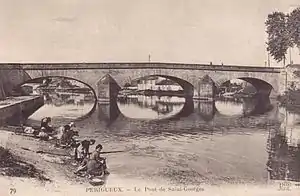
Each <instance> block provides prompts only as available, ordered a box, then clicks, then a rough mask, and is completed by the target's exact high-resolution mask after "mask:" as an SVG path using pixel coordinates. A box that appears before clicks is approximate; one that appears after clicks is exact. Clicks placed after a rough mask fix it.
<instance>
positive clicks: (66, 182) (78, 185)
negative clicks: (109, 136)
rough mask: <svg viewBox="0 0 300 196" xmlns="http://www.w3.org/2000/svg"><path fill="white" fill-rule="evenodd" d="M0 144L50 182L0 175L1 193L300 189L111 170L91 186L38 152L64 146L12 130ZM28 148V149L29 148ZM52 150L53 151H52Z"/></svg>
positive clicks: (65, 161)
mask: <svg viewBox="0 0 300 196" xmlns="http://www.w3.org/2000/svg"><path fill="white" fill-rule="evenodd" d="M0 146H2V147H5V148H7V149H9V151H10V152H11V153H12V154H14V155H16V156H17V157H19V158H20V159H22V160H23V161H25V162H26V163H29V164H32V165H34V166H35V167H36V168H37V169H38V170H40V171H43V175H44V176H45V177H46V178H49V179H50V180H51V181H41V180H38V179H36V178H24V177H8V176H3V175H2V176H0V195H1V196H2V195H3V196H6V195H22V196H26V195H41V194H42V195H43V196H46V195H55V196H56V195H57V196H63V195H72V196H76V195H78V196H79V195H80V196H82V195H91V194H92V195H96V194H97V195H99V194H100V192H101V194H102V195H199V194H201V195H220V193H222V195H230V196H233V195H261V196H264V195H266V196H267V195H295V193H298V192H299V191H300V188H297V189H296V188H295V187H293V188H292V189H291V190H290V191H282V190H278V184H276V183H274V184H271V185H268V186H254V185H249V186H247V185H224V186H206V185H201V186H199V187H195V186H193V187H188V188H186V187H180V186H176V187H174V186H168V185H167V184H164V182H159V181H155V182H154V181H148V180H146V179H145V180H144V179H133V178H124V177H121V176H118V174H114V173H111V175H109V176H108V179H107V181H106V184H105V185H104V186H102V187H101V186H98V187H93V186H92V185H90V184H89V183H88V180H87V179H85V178H80V177H77V176H76V175H74V174H73V171H74V168H75V167H76V166H73V165H72V164H70V163H72V160H70V158H68V157H57V156H56V157H55V156H50V155H46V154H38V153H36V152H35V151H38V150H42V151H48V152H56V153H66V150H64V149H55V148H54V146H53V145H51V144H50V143H49V142H45V141H40V140H38V139H35V138H30V137H25V136H20V135H15V134H14V133H12V132H8V131H0ZM28 149H29V150H28ZM54 150H55V151H54ZM120 191H121V192H120Z"/></svg>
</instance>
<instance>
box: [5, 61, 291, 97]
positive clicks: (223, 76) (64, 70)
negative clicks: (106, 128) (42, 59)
mask: <svg viewBox="0 0 300 196" xmlns="http://www.w3.org/2000/svg"><path fill="white" fill-rule="evenodd" d="M1 69H22V70H23V71H25V72H26V80H23V83H25V82H27V81H28V79H29V78H30V79H36V78H45V77H52V76H60V77H67V78H72V79H75V80H77V81H80V82H83V83H85V84H87V85H88V86H90V87H91V88H93V89H94V92H95V93H96V95H98V98H100V97H107V98H111V97H116V95H117V94H118V91H119V89H120V87H122V86H124V85H125V84H126V83H130V82H131V81H133V80H135V79H138V78H141V77H145V76H161V77H165V78H168V79H171V80H174V81H176V82H177V83H178V84H179V85H180V86H182V88H183V91H184V94H185V96H186V97H194V96H199V97H201V84H202V83H203V81H204V79H206V80H207V79H209V80H210V81H211V83H212V84H213V85H212V87H211V88H212V89H216V87H219V86H220V85H221V84H222V83H224V82H226V81H228V80H232V79H241V80H244V81H247V82H249V83H251V84H252V85H253V86H254V87H255V88H256V90H257V92H258V93H262V94H264V95H267V96H269V95H270V94H271V95H272V96H277V95H279V94H281V93H283V91H284V84H283V83H284V82H283V81H284V77H285V75H284V74H283V70H282V69H281V68H266V67H253V66H233V65H211V64H178V63H30V64H2V68H1ZM107 86H108V87H109V88H108V90H109V91H107V90H105V91H104V92H103V88H105V87H106V88H107ZM212 96H214V94H213V95H212Z"/></svg>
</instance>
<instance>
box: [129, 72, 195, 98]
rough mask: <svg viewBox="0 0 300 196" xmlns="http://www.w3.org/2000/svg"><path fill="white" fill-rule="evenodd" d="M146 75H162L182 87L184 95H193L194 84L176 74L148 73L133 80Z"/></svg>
mask: <svg viewBox="0 0 300 196" xmlns="http://www.w3.org/2000/svg"><path fill="white" fill-rule="evenodd" d="M147 77H162V78H166V79H169V80H172V81H174V82H176V83H177V84H178V85H180V86H181V87H182V89H183V92H184V96H185V97H193V95H194V85H193V84H191V83H190V82H188V81H186V80H184V79H181V78H179V77H176V76H171V75H164V74H150V75H146V76H143V77H138V78H135V79H134V80H137V79H141V78H147Z"/></svg>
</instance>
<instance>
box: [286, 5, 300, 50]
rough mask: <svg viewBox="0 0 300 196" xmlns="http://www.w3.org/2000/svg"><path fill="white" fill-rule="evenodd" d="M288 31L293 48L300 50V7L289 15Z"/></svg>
mask: <svg viewBox="0 0 300 196" xmlns="http://www.w3.org/2000/svg"><path fill="white" fill-rule="evenodd" d="M287 29H288V33H289V36H290V39H291V42H292V44H293V46H294V45H295V46H297V48H298V49H300V7H299V8H296V9H294V10H293V11H292V12H291V14H290V15H289V17H288V19H287Z"/></svg>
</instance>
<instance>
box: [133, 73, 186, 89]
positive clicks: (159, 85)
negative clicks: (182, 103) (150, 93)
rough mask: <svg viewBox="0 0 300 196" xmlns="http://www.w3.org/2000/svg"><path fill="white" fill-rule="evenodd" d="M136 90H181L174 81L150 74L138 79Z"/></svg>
mask: <svg viewBox="0 0 300 196" xmlns="http://www.w3.org/2000/svg"><path fill="white" fill-rule="evenodd" d="M137 90H154V91H179V90H182V87H181V86H180V85H179V84H177V83H176V82H175V81H172V80H169V79H165V78H162V77H157V76H152V77H148V78H143V79H140V80H139V81H138V84H137Z"/></svg>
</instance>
